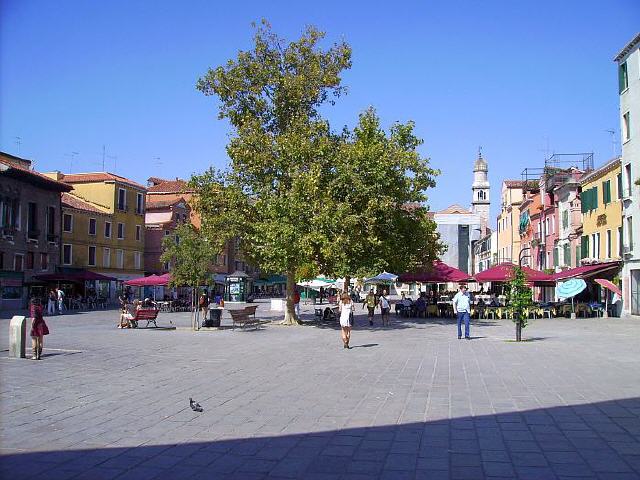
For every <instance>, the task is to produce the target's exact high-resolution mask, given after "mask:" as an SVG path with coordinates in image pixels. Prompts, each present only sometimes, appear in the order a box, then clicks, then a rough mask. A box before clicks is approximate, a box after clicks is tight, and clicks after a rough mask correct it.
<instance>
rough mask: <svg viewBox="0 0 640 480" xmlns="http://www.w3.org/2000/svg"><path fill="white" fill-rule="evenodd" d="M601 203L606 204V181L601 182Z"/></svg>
mask: <svg viewBox="0 0 640 480" xmlns="http://www.w3.org/2000/svg"><path fill="white" fill-rule="evenodd" d="M602 204H603V205H606V204H607V182H602Z"/></svg>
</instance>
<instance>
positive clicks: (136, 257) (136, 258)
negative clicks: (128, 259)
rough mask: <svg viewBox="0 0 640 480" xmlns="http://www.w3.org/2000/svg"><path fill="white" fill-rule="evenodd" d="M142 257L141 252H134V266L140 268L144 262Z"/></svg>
mask: <svg viewBox="0 0 640 480" xmlns="http://www.w3.org/2000/svg"><path fill="white" fill-rule="evenodd" d="M140 257H141V255H140V252H133V268H135V269H136V270H140V264H141V263H142V262H141V261H140Z"/></svg>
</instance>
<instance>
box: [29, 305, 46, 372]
mask: <svg viewBox="0 0 640 480" xmlns="http://www.w3.org/2000/svg"><path fill="white" fill-rule="evenodd" d="M30 312H31V319H32V320H31V342H32V344H33V357H32V358H33V360H40V359H41V357H42V345H43V342H44V336H45V335H49V328H48V327H47V324H46V323H45V321H44V318H43V317H42V305H41V304H40V299H38V298H32V299H31V309H30Z"/></svg>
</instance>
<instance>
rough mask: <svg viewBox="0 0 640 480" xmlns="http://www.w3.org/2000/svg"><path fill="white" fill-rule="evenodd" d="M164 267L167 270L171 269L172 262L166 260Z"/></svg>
mask: <svg viewBox="0 0 640 480" xmlns="http://www.w3.org/2000/svg"><path fill="white" fill-rule="evenodd" d="M162 269H163V270H165V271H169V270H171V264H170V263H169V262H164V263H163V264H162Z"/></svg>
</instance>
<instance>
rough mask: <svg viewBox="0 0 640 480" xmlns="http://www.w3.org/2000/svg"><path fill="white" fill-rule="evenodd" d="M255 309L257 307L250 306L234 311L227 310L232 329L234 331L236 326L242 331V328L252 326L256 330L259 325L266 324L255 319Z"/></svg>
mask: <svg viewBox="0 0 640 480" xmlns="http://www.w3.org/2000/svg"><path fill="white" fill-rule="evenodd" d="M257 309H258V306H257V305H251V306H249V307H244V308H239V309H236V310H229V314H230V315H231V320H233V328H234V329H235V328H236V325H238V326H239V327H241V328H242V329H244V327H246V326H252V325H253V326H255V328H256V329H257V328H258V327H259V326H260V325H261V324H263V323H268V322H265V321H261V320H258V319H257V318H256V310H257Z"/></svg>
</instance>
